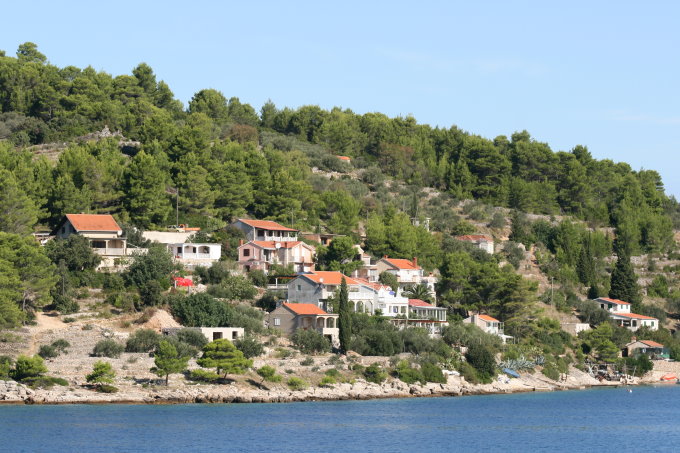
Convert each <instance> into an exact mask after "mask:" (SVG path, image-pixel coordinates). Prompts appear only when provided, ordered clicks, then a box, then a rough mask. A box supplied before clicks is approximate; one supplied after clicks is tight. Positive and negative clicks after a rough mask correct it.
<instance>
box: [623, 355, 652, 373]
mask: <svg viewBox="0 0 680 453" xmlns="http://www.w3.org/2000/svg"><path fill="white" fill-rule="evenodd" d="M622 362H623V365H625V366H626V371H627V372H628V373H629V374H632V373H633V372H635V376H642V375H644V374H645V373H647V372H649V371H652V369H653V368H654V363H652V361H651V360H649V357H647V356H646V355H644V354H639V355H638V356H637V357H626V358H625V359H622Z"/></svg>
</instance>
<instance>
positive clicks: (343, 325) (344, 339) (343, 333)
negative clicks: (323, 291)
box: [338, 276, 352, 353]
mask: <svg viewBox="0 0 680 453" xmlns="http://www.w3.org/2000/svg"><path fill="white" fill-rule="evenodd" d="M339 299H340V317H339V319H338V328H339V329H340V350H341V351H342V352H343V353H346V352H347V350H348V349H349V342H350V338H351V335H352V318H351V315H350V309H349V291H348V290H347V281H346V280H345V277H344V276H343V277H342V282H341V283H340V296H339Z"/></svg>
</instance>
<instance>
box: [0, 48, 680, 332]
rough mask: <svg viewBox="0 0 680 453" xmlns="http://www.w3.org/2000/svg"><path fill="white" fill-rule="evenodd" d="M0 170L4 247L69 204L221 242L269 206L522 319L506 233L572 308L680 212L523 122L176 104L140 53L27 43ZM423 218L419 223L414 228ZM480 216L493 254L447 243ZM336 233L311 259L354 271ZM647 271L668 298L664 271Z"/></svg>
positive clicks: (10, 62)
mask: <svg viewBox="0 0 680 453" xmlns="http://www.w3.org/2000/svg"><path fill="white" fill-rule="evenodd" d="M105 128H108V130H109V131H112V132H111V133H100V131H103V130H105ZM575 139H577V138H575ZM337 156H346V157H349V159H339V158H338V157H337ZM0 181H1V185H2V188H1V190H0V230H2V231H3V232H5V233H11V234H10V235H7V237H5V238H4V239H3V242H1V243H0V248H3V249H7V248H9V247H10V243H12V241H14V243H16V241H20V239H17V237H20V236H27V235H29V234H30V233H32V232H34V231H38V230H43V231H47V230H50V229H51V228H54V227H55V226H56V225H57V222H58V221H59V220H60V219H61V218H62V217H63V215H64V214H65V213H78V212H85V213H110V214H113V215H114V216H115V217H116V219H118V221H119V222H121V224H122V225H125V229H126V230H127V231H128V234H129V235H130V237H131V238H132V237H133V236H132V235H131V233H130V232H132V231H134V228H139V229H153V228H164V227H166V226H167V225H170V224H175V223H176V222H177V220H179V222H180V223H187V224H191V225H193V226H200V227H202V228H203V229H204V230H206V231H208V232H216V233H215V237H216V238H217V240H226V239H224V238H225V236H224V235H222V236H220V234H219V231H220V230H223V229H224V227H225V226H226V225H227V224H228V223H230V222H231V221H233V220H234V219H235V218H237V217H240V216H248V217H253V218H261V219H272V220H277V221H280V222H283V223H285V224H287V225H291V226H295V227H297V228H300V229H305V230H312V231H314V230H317V231H319V230H320V231H327V232H331V233H338V234H344V235H348V236H349V237H351V238H352V239H353V241H355V242H359V241H360V240H362V241H363V242H362V243H363V246H364V249H365V250H366V251H368V252H369V253H371V254H373V255H374V256H382V255H383V254H389V255H390V256H394V257H404V258H411V257H413V256H418V257H419V260H420V261H419V262H420V263H422V265H423V267H424V268H425V269H426V270H428V271H437V270H438V272H439V273H440V275H441V279H440V285H439V287H438V292H439V296H440V301H441V303H442V304H444V305H445V306H451V307H464V308H467V309H473V308H474V309H478V310H484V311H487V312H490V313H493V314H495V315H496V316H499V317H501V319H503V320H504V321H507V320H512V319H515V320H518V319H525V318H526V317H527V316H528V312H527V303H526V302H527V301H529V300H532V299H533V298H536V297H544V296H542V295H540V294H537V287H536V285H534V284H531V283H530V282H528V281H527V280H526V279H523V278H522V277H521V276H520V275H519V274H518V273H517V272H516V270H517V269H518V268H519V262H520V261H521V259H520V257H519V256H518V253H519V252H518V248H520V247H521V248H524V249H529V248H532V247H534V248H535V249H536V252H535V256H536V259H537V261H538V265H539V266H541V271H542V272H543V273H545V274H546V275H547V276H548V277H550V278H552V279H553V281H555V282H556V285H557V287H556V290H553V291H552V292H551V295H550V299H551V301H557V302H555V303H556V304H557V305H559V304H560V303H561V304H562V308H563V309H564V311H570V310H571V307H573V306H575V305H577V301H578V299H579V297H585V295H586V294H589V295H590V296H596V295H598V294H599V295H605V294H608V293H610V294H611V290H612V286H615V288H614V291H616V290H617V289H616V285H613V284H612V282H611V276H610V274H611V273H612V271H613V270H616V269H617V268H618V267H619V264H617V265H616V266H614V265H613V261H612V259H611V257H612V255H613V254H616V255H617V256H618V258H619V261H620V262H621V264H620V266H621V267H622V268H624V269H623V270H622V271H621V272H624V273H625V272H628V271H627V270H626V269H625V265H626V264H625V263H628V265H630V262H629V259H630V256H635V255H640V254H651V256H657V257H660V256H668V254H669V253H670V252H672V251H673V249H674V246H675V243H674V240H673V231H674V228H678V227H679V226H680V214H679V212H680V210H679V208H678V203H677V202H676V200H675V199H674V198H673V197H672V196H668V195H667V194H665V193H664V186H663V183H662V181H661V178H660V176H659V174H658V173H657V172H656V171H653V170H640V171H636V170H633V169H632V168H631V167H630V166H629V165H628V164H626V163H616V162H613V161H611V160H597V159H594V158H593V157H592V155H591V154H590V152H589V151H588V149H587V148H586V147H585V146H580V145H579V146H575V147H574V148H573V149H572V150H569V151H557V152H556V151H553V150H552V149H551V148H550V147H549V145H548V144H546V143H541V142H538V141H536V140H534V139H532V137H531V135H530V134H529V133H528V132H526V131H521V132H516V133H514V134H512V136H510V137H506V136H503V135H500V136H498V137H495V138H494V139H489V138H484V137H480V136H478V135H474V134H473V133H469V132H466V131H463V130H460V129H458V128H457V127H455V126H451V127H450V128H433V127H430V126H428V125H424V124H418V122H417V121H416V119H415V118H413V117H410V116H407V117H397V118H389V117H388V116H386V115H383V114H381V113H366V114H363V115H360V114H356V113H354V112H352V111H351V110H349V109H341V108H333V109H331V110H324V109H322V108H320V107H318V106H314V105H308V106H302V107H299V108H297V109H291V108H287V107H279V106H276V105H275V104H274V103H272V102H267V103H266V104H265V105H263V106H262V107H261V108H260V109H259V111H258V110H256V108H254V107H253V106H250V105H248V104H245V103H242V102H240V100H239V99H238V98H237V97H226V96H225V95H224V94H223V93H221V92H219V91H217V90H215V89H209V88H208V89H201V90H199V91H197V92H196V93H195V94H194V96H193V97H192V99H191V101H190V102H189V104H188V106H186V107H185V106H183V105H182V103H181V102H180V101H178V100H177V99H175V97H174V94H173V92H172V91H171V87H169V86H168V85H167V84H166V83H165V82H163V81H162V80H158V79H157V76H156V75H155V74H154V72H153V70H152V68H151V67H149V66H148V65H147V64H144V63H141V64H139V65H138V66H137V67H135V68H134V69H132V72H131V74H129V75H117V76H113V75H111V74H107V73H105V72H100V71H97V70H95V69H93V68H92V67H87V68H84V69H81V68H77V67H74V66H67V67H63V68H59V67H57V66H54V65H52V64H50V63H49V61H48V56H45V55H43V54H42V53H40V51H39V50H38V48H37V46H36V45H35V44H33V43H24V44H22V45H21V46H19V49H18V50H17V52H16V57H14V56H11V55H8V53H7V52H4V51H0ZM464 200H468V201H466V202H464V203H461V202H463V201H464ZM470 200H473V201H470ZM461 206H462V210H463V211H462V212H461V211H460V210H454V208H456V209H458V208H460V207H461ZM176 215H177V216H178V219H176ZM425 217H427V218H429V221H430V227H431V228H430V230H431V231H428V230H426V229H425V228H423V227H422V226H414V224H417V223H418V222H414V221H413V219H423V218H425ZM480 224H484V225H485V227H488V231H491V232H492V233H493V234H494V235H496V236H498V237H499V238H500V237H502V236H506V235H508V234H509V239H510V242H509V243H507V244H506V246H505V248H504V249H503V252H502V253H501V254H500V257H496V256H483V254H479V253H476V252H475V251H471V250H469V249H467V248H465V247H464V246H463V245H461V244H460V243H459V242H457V241H455V240H453V236H455V235H459V234H469V233H474V232H475V231H476V230H478V229H479V225H480ZM510 225H511V226H510ZM506 227H507V229H506ZM432 231H434V232H435V233H436V234H432ZM10 236H11V237H10ZM505 239H507V237H506V238H505ZM131 240H132V239H131ZM225 244H227V245H228V242H225ZM342 244H344V242H343V241H338V245H337V246H336V247H335V248H330V249H328V250H326V249H324V248H320V249H319V254H318V259H319V267H320V268H328V269H340V270H344V271H350V270H351V268H352V266H353V265H354V264H356V263H353V262H352V255H353V249H352V247H351V244H349V245H348V244H345V246H346V247H345V248H344V249H343V248H342V247H341V245H342ZM23 247H27V248H28V245H24V246H23ZM226 249H227V253H229V247H226ZM31 253H33V252H31ZM232 253H233V250H232ZM25 256H27V255H23V257H25ZM21 259H22V255H20V254H16V255H15V256H14V258H12V256H10V254H5V255H3V256H0V266H2V267H0V269H2V270H1V272H6V273H7V275H10V274H11V275H12V280H11V281H12V282H13V283H11V285H9V284H7V285H6V288H4V289H3V287H2V286H1V285H2V284H0V290H3V291H4V290H5V289H6V292H7V294H10V292H11V291H14V290H16V288H17V287H21V282H22V281H24V282H25V281H26V277H25V276H23V275H22V274H21V272H19V271H16V272H14V271H12V269H11V268H12V266H13V265H14V266H15V267H18V266H17V263H18V262H19V261H20V260H21ZM36 260H38V258H36ZM499 260H502V261H503V262H505V263H509V264H507V265H501V266H499V265H498V264H499ZM40 266H42V267H44V266H43V265H42V264H41V265H40ZM40 266H38V267H40ZM20 271H21V270H20ZM23 271H25V270H23ZM630 272H632V270H631V271H630ZM630 272H628V274H626V276H627V278H628V277H630ZM36 278H37V277H36ZM45 279H46V281H45V282H43V283H44V287H40V285H38V284H36V285H37V286H38V287H37V288H34V289H33V290H32V291H33V292H34V293H35V294H34V295H32V296H31V295H27V293H26V291H24V292H23V293H22V294H23V295H22V298H21V299H22V300H23V302H24V303H25V302H26V301H27V300H30V301H31V302H32V303H35V304H37V305H39V304H38V303H37V301H39V300H43V301H47V300H49V294H50V291H53V290H54V287H55V286H54V285H55V282H54V281H52V280H50V278H48V277H47V276H46V277H45ZM5 281H6V282H8V281H10V280H5ZM659 284H660V286H661V287H662V288H661V290H660V291H661V294H663V297H668V298H672V297H671V295H669V291H670V292H671V293H672V290H673V288H672V286H673V285H672V284H670V283H669V282H667V281H666V282H665V283H664V282H661V283H659V282H657V286H659ZM12 285H14V286H13V287H12V288H10V287H9V286H12ZM664 285H665V287H664ZM669 285H670V289H669ZM628 286H629V288H628V289H630V285H628ZM633 287H634V291H633V292H632V293H630V294H628V296H629V299H630V300H631V301H632V302H634V303H635V304H636V305H638V307H636V308H638V309H639V308H640V307H639V304H641V302H642V295H641V292H640V291H639V290H640V288H637V287H635V284H634V283H633ZM619 295H621V296H622V297H623V296H624V295H626V294H624V293H619ZM8 297H9V296H8ZM44 303H47V302H44ZM652 308H653V307H650V308H649V309H648V310H647V311H645V309H644V307H642V310H641V312H650V310H651V312H653V313H654V314H658V310H657V311H654V310H652Z"/></svg>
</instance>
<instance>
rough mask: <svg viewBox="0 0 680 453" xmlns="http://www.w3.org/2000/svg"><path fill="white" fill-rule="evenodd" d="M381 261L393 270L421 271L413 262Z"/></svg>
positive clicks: (402, 260)
mask: <svg viewBox="0 0 680 453" xmlns="http://www.w3.org/2000/svg"><path fill="white" fill-rule="evenodd" d="M383 261H385V262H386V263H387V264H389V265H390V266H392V267H394V268H395V269H405V270H419V269H421V267H420V266H418V265H417V264H414V263H413V261H411V260H404V259H399V258H383Z"/></svg>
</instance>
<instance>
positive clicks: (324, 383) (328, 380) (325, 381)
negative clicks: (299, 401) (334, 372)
mask: <svg viewBox="0 0 680 453" xmlns="http://www.w3.org/2000/svg"><path fill="white" fill-rule="evenodd" d="M335 382H336V381H335V378H334V377H332V376H324V377H323V378H321V381H320V382H319V387H330V386H331V385H333V384H335Z"/></svg>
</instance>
